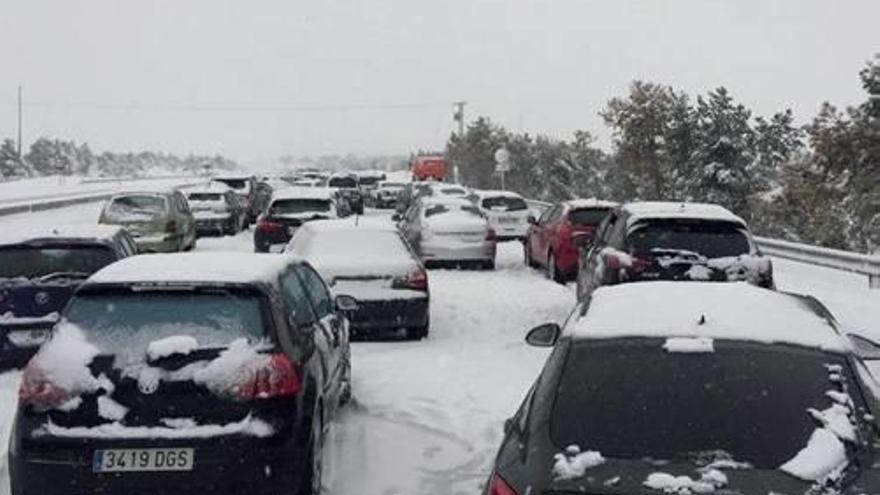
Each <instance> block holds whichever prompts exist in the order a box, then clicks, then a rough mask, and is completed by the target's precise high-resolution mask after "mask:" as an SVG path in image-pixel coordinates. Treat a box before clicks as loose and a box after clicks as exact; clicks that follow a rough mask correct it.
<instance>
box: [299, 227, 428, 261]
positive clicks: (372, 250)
mask: <svg viewBox="0 0 880 495" xmlns="http://www.w3.org/2000/svg"><path fill="white" fill-rule="evenodd" d="M302 245H303V246H304V252H303V251H297V254H301V255H303V256H306V257H308V258H311V257H312V256H315V257H318V258H320V257H322V256H336V255H345V256H347V257H349V258H351V259H352V263H353V264H357V263H358V260H363V259H366V260H375V259H380V260H383V261H397V260H411V259H412V256H411V255H410V253H409V250H408V249H407V247H406V245H405V244H404V243H403V240H402V239H401V238H400V235H399V234H398V233H397V232H394V231H381V230H363V229H360V230H359V229H357V228H352V229H350V230H344V229H339V230H327V231H319V232H313V233H311V235H309V236H308V239H307V242H305V243H303V244H302ZM352 246H357V249H356V250H355V251H352V249H351V247H352ZM365 268H366V267H365Z"/></svg>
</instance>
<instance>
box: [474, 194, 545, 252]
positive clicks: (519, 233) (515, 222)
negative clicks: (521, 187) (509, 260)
mask: <svg viewBox="0 0 880 495" xmlns="http://www.w3.org/2000/svg"><path fill="white" fill-rule="evenodd" d="M468 199H470V200H471V201H473V202H474V204H476V205H477V206H478V207H479V208H480V209H481V210H482V211H483V214H485V215H486V218H488V219H489V224H490V225H492V228H493V229H495V234H497V235H498V240H499V241H512V240H524V239H525V237H526V233H527V232H528V230H529V216H530V215H531V214H532V212H531V210H530V209H529V205H528V204H526V200H525V199H523V197H522V196H520V195H519V194H517V193H515V192H511V191H474V192H472V193H471V194H469V195H468Z"/></svg>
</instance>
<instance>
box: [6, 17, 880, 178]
mask: <svg viewBox="0 0 880 495" xmlns="http://www.w3.org/2000/svg"><path fill="white" fill-rule="evenodd" d="M878 19H880V1H877V0H845V1H829V0H786V1H782V0H778V1H774V0H632V1H621V0H604V1H587V0H553V1H548V0H499V1H487V0H434V1H431V2H425V1H420V0H352V1H336V0H312V1H309V0H277V1H256V0H247V1H245V0H237V1H229V0H168V1H159V0H137V1H134V0H132V1H119V0H76V1H70V0H57V1H43V0H4V1H3V4H2V6H0V67H2V71H0V74H2V77H0V136H9V137H13V136H14V135H15V132H16V117H15V98H16V96H15V94H16V86H17V85H19V84H21V85H23V86H24V92H25V98H24V99H25V142H26V143H29V142H30V141H32V140H33V139H35V138H37V137H38V136H40V135H48V136H55V137H62V138H69V139H76V140H78V141H87V142H88V143H90V144H91V145H92V146H93V148H95V149H98V150H105V149H111V150H117V151H127V150H140V149H155V150H166V151H172V152H177V153H186V152H196V153H222V154H226V155H229V156H231V157H234V158H236V159H239V160H242V161H251V162H257V163H263V162H266V161H267V160H274V159H275V158H277V157H278V156H279V155H282V154H286V153H290V154H294V155H310V154H322V153H345V152H355V153H408V152H409V151H410V150H413V149H416V148H442V146H443V143H444V142H445V140H446V138H447V137H448V135H449V133H450V132H451V130H452V129H453V122H452V119H451V116H452V106H451V102H452V101H454V100H467V101H468V106H467V110H466V113H467V117H468V118H473V117H475V116H476V115H486V116H489V117H491V118H492V119H494V120H496V121H498V122H500V123H502V124H503V125H505V126H507V127H509V128H512V129H514V130H525V131H529V132H533V133H534V132H540V133H545V134H550V135H553V136H557V137H567V136H569V135H570V134H571V132H572V131H574V130H575V129H585V130H589V131H591V132H593V133H594V134H596V135H598V136H600V137H601V142H602V143H604V144H607V143H608V131H607V130H606V129H605V128H604V125H603V123H602V121H601V119H600V118H599V117H598V116H597V112H598V111H599V110H600V109H601V108H602V107H603V105H604V104H605V102H606V101H607V100H608V99H609V98H611V97H613V96H616V95H622V94H625V92H626V91H627V86H628V84H629V83H630V81H632V80H633V79H637V78H638V79H646V80H651V81H656V82H661V83H666V84H671V85H673V86H675V87H677V88H680V89H683V90H686V91H688V92H692V93H696V92H705V91H707V90H710V89H712V88H715V87H717V86H720V85H724V86H727V87H728V88H729V89H730V90H731V91H732V93H733V95H734V96H735V97H736V98H738V99H739V100H741V101H743V102H744V103H745V104H746V105H747V106H749V107H751V108H752V109H754V110H755V111H756V112H757V113H760V114H769V113H772V112H774V111H776V110H779V109H782V108H785V107H791V108H793V109H794V111H795V113H796V114H797V116H798V118H799V119H801V121H806V120H808V119H809V118H810V117H811V116H812V115H813V114H814V113H815V112H816V110H817V109H818V106H819V104H820V103H821V102H822V101H825V100H828V101H831V102H833V103H835V104H838V105H841V106H845V105H848V104H853V103H857V102H859V101H860V100H862V99H863V95H862V92H861V88H860V87H859V82H858V77H857V74H858V71H859V69H860V68H861V67H862V66H863V65H864V62H865V61H866V60H867V59H869V58H870V57H871V56H872V55H873V54H874V53H876V52H880V30H878V27H877V26H878Z"/></svg>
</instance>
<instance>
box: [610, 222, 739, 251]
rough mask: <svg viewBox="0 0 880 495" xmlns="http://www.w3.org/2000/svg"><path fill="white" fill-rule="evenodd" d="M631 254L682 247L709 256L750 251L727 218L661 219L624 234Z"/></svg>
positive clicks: (679, 248)
mask: <svg viewBox="0 0 880 495" xmlns="http://www.w3.org/2000/svg"><path fill="white" fill-rule="evenodd" d="M627 242H628V243H629V250H630V251H631V252H632V253H634V254H650V253H651V251H652V250H657V249H660V250H681V251H689V252H693V253H697V254H701V255H703V256H706V257H708V258H722V257H725V256H739V255H741V254H748V253H749V252H751V245H750V244H749V239H748V237H747V236H746V233H745V232H744V231H743V230H742V227H740V226H738V225H735V224H731V223H728V222H710V221H689V220H662V221H653V222H650V223H643V224H639V225H636V226H635V227H634V228H633V229H632V230H631V231H630V233H629V236H628V238H627Z"/></svg>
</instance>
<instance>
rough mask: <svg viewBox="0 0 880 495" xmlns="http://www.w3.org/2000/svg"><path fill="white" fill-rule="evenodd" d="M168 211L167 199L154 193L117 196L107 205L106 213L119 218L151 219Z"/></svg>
mask: <svg viewBox="0 0 880 495" xmlns="http://www.w3.org/2000/svg"><path fill="white" fill-rule="evenodd" d="M167 211H168V201H167V200H166V199H165V197H164V196H160V195H156V194H138V195H135V194H132V195H128V196H117V197H115V198H113V200H112V201H111V202H110V204H109V205H107V210H106V214H107V216H109V217H111V218H116V219H121V220H146V221H148V220H152V219H154V218H156V217H159V216H162V215H164V214H165V213H166V212H167Z"/></svg>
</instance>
